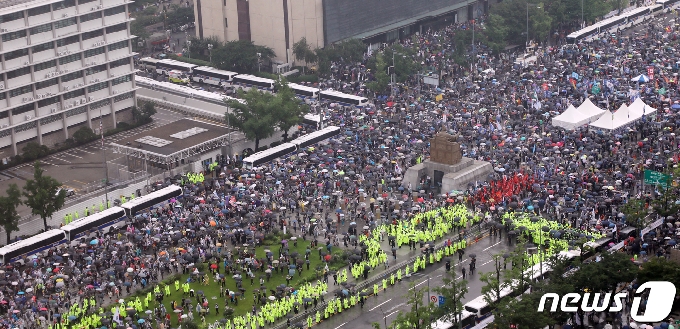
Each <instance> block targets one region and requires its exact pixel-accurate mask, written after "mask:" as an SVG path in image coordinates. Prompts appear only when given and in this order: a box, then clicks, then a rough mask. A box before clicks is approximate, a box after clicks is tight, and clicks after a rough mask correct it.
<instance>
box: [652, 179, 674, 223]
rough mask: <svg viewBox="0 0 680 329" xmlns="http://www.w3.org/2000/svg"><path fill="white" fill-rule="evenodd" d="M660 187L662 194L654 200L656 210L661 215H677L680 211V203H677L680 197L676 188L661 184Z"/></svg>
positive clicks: (653, 204)
mask: <svg viewBox="0 0 680 329" xmlns="http://www.w3.org/2000/svg"><path fill="white" fill-rule="evenodd" d="M658 189H659V191H660V192H661V196H660V197H658V198H656V199H654V201H652V208H653V209H654V212H656V213H657V214H659V216H661V217H666V216H671V215H675V214H677V213H678V212H680V205H678V204H676V203H675V201H676V200H677V199H678V196H677V194H676V189H674V188H672V187H669V188H664V187H661V186H659V188H658Z"/></svg>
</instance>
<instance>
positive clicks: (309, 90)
mask: <svg viewBox="0 0 680 329" xmlns="http://www.w3.org/2000/svg"><path fill="white" fill-rule="evenodd" d="M288 87H290V89H292V90H293V91H294V92H295V95H297V96H298V97H300V98H302V99H310V100H314V99H317V98H318V97H319V88H314V87H308V86H303V85H299V84H297V83H289V84H288Z"/></svg>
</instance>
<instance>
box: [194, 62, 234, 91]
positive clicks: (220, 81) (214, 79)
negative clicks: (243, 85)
mask: <svg viewBox="0 0 680 329" xmlns="http://www.w3.org/2000/svg"><path fill="white" fill-rule="evenodd" d="M237 75H238V73H236V72H230V71H224V70H220V69H216V68H214V67H210V66H199V67H196V68H194V69H193V73H192V76H191V79H192V80H193V81H194V82H200V83H207V84H209V85H213V86H220V87H221V86H227V85H230V84H231V83H232V81H233V80H234V77H235V76H237Z"/></svg>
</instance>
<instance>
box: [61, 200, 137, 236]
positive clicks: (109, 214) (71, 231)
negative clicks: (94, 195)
mask: <svg viewBox="0 0 680 329" xmlns="http://www.w3.org/2000/svg"><path fill="white" fill-rule="evenodd" d="M126 218H127V217H125V210H124V209H123V208H121V207H112V208H109V209H106V210H104V211H102V212H98V213H96V214H93V215H90V216H87V217H85V218H82V219H79V220H77V221H74V222H71V223H69V224H67V225H64V226H62V227H61V230H62V231H64V233H66V239H67V240H68V241H73V240H75V239H78V238H80V237H82V236H84V235H86V234H88V232H91V231H96V230H100V229H104V228H106V227H109V226H111V225H113V224H116V223H119V222H122V221H124V220H125V219H126Z"/></svg>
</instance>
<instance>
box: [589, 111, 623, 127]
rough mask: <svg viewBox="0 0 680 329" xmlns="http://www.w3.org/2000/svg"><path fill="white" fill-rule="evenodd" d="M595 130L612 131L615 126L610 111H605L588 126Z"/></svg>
mask: <svg viewBox="0 0 680 329" xmlns="http://www.w3.org/2000/svg"><path fill="white" fill-rule="evenodd" d="M590 126H591V127H594V128H596V129H605V130H614V129H616V128H617V125H616V124H615V123H614V115H613V114H612V112H610V111H606V112H605V113H604V115H603V116H601V117H600V118H599V119H597V121H595V122H593V123H591V124H590Z"/></svg>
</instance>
